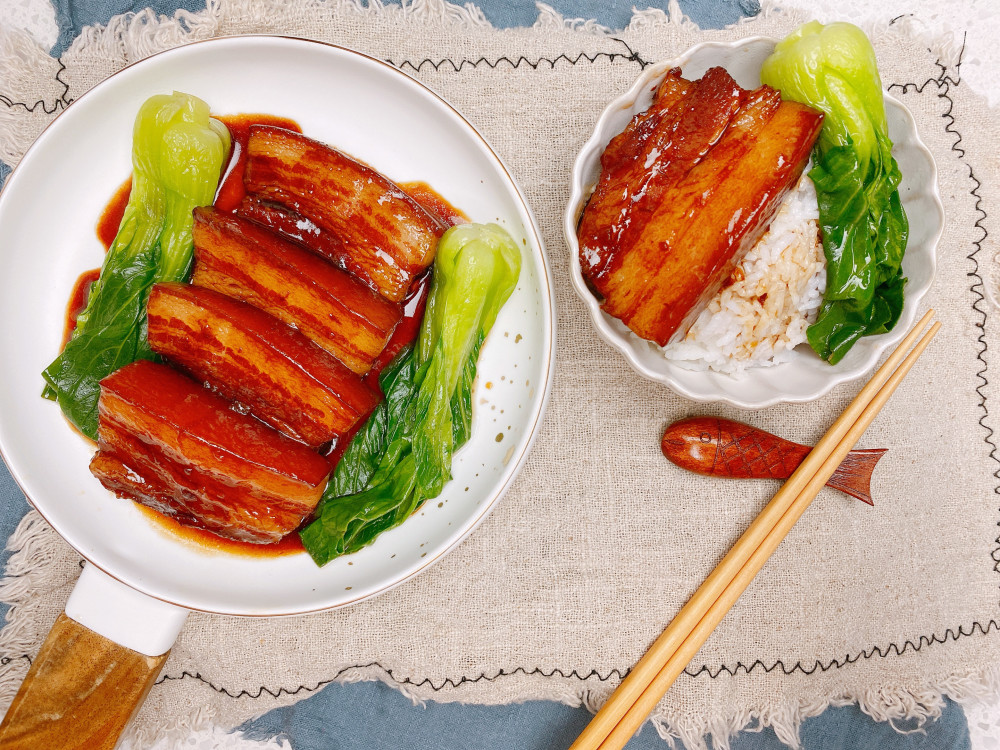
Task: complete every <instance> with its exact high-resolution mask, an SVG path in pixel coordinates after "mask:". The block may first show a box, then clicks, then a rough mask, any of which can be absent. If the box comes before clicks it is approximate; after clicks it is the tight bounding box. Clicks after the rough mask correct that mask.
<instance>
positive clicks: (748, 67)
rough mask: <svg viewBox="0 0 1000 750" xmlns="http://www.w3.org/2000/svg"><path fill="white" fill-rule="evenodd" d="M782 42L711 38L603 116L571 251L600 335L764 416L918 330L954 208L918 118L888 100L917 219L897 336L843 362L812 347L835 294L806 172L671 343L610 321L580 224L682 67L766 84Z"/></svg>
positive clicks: (694, 393)
mask: <svg viewBox="0 0 1000 750" xmlns="http://www.w3.org/2000/svg"><path fill="white" fill-rule="evenodd" d="M775 44H776V40H774V39H768V38H764V37H753V38H749V39H744V40H741V41H739V42H733V43H720V42H707V43H704V44H699V45H697V46H695V47H692V48H691V49H690V50H688V51H687V52H685V53H684V54H683V55H681V56H680V57H677V58H674V59H672V60H667V61H664V62H661V63H658V64H656V65H653V66H650V67H649V68H647V69H646V70H645V71H644V72H643V73H642V75H641V76H640V77H639V78H638V80H636V82H635V83H634V84H633V85H632V87H631V88H630V89H629V90H628V91H627V92H626V93H625V94H623V95H622V96H620V97H618V98H617V99H615V100H614V101H612V102H611V103H610V104H609V105H608V106H607V108H606V109H605V110H604V112H603V113H602V114H601V116H600V118H599V119H598V121H597V124H596V126H595V128H594V132H593V134H592V135H591V137H590V139H589V140H588V141H587V142H586V144H584V146H583V148H582V150H581V151H580V154H579V156H578V157H577V159H576V162H575V164H574V166H573V175H572V184H571V196H570V201H569V204H568V205H567V208H566V213H565V217H564V227H563V229H564V232H565V234H566V241H567V243H568V245H569V248H570V251H571V260H570V275H571V278H572V280H573V286H574V288H575V289H576V292H577V294H578V295H579V296H580V298H581V299H582V300H583V302H584V304H585V305H586V306H587V309H588V311H589V313H590V316H591V318H592V320H593V323H594V327H595V329H596V331H597V334H598V335H599V336H600V337H601V338H603V339H604V340H605V341H607V342H608V343H609V344H611V345H612V346H613V347H615V348H616V349H618V350H619V351H620V352H621V353H622V355H623V356H624V357H625V359H626V360H627V361H628V363H629V364H630V365H631V366H632V367H633V368H634V369H635V370H636V371H637V372H638V373H640V374H641V375H643V376H645V377H647V378H650V379H651V380H655V381H658V382H661V383H663V384H665V385H667V386H668V387H670V388H671V389H672V390H673V391H675V392H676V393H678V394H679V395H681V396H684V397H686V398H689V399H691V400H693V401H701V402H714V401H721V402H725V403H728V404H732V405H733V406H737V407H741V408H747V409H757V408H762V407H766V406H772V405H774V404H777V403H782V402H788V403H804V402H807V401H813V400H815V399H817V398H819V397H820V396H823V395H824V394H826V393H828V392H829V391H830V390H831V389H833V388H834V387H835V386H837V385H839V384H841V383H845V382H848V381H851V380H855V379H858V378H860V377H862V376H863V375H864V374H865V373H867V372H868V371H869V370H871V369H872V368H873V367H874V366H875V364H876V362H877V361H878V359H879V357H880V355H881V354H882V353H883V352H884V351H885V350H886V349H888V348H889V347H891V346H892V345H894V344H895V343H897V342H898V341H899V340H901V339H902V337H903V336H904V335H905V334H906V332H907V331H908V330H909V329H910V327H911V326H912V325H913V322H914V321H915V320H916V317H917V310H918V308H919V306H920V302H921V300H922V298H923V297H924V295H925V294H926V292H927V290H928V289H929V288H930V286H931V282H932V281H933V278H934V269H935V255H936V248H937V242H938V239H939V238H940V236H941V232H942V229H943V227H944V208H943V206H942V204H941V199H940V196H939V195H938V188H937V170H936V168H935V165H934V159H933V157H932V156H931V154H930V152H929V151H928V150H927V147H926V146H924V144H923V143H922V142H921V140H920V137H919V135H918V134H917V130H916V124H915V122H914V120H913V116H912V115H911V114H910V112H909V111H908V110H907V109H906V107H904V106H903V105H902V104H901V103H900V102H899V101H897V100H896V99H894V98H893V97H892V96H890V95H888V94H886V95H885V105H886V115H887V117H888V122H889V135H890V137H891V139H892V141H893V144H894V145H893V156H894V157H895V158H896V161H897V162H898V163H899V168H900V171H901V172H902V177H903V178H902V183H901V184H900V187H899V194H900V198H901V199H902V203H903V208H904V210H905V212H906V215H907V217H908V218H909V222H910V235H909V240H908V243H907V247H906V254H905V256H904V258H903V273H904V275H905V276H906V279H907V281H906V286H905V289H904V299H905V302H904V307H903V312H902V315H901V316H900V320H899V322H898V323H897V324H896V327H895V328H894V329H893V330H892V331H891V332H889V333H886V334H882V335H879V336H869V337H866V338H863V339H861V340H860V341H858V342H857V343H856V344H855V345H854V347H853V348H852V349H851V350H850V352H848V353H847V355H846V356H845V357H844V358H843V359H842V360H841V361H840V362H839V363H838V364H836V365H830V364H828V363H826V362H825V361H823V360H821V359H820V358H819V357H818V356H816V354H815V353H814V352H813V351H812V349H810V348H809V345H808V343H806V329H807V328H808V327H809V325H810V324H811V323H812V322H813V321H814V320H815V319H816V315H817V313H818V311H819V307H820V305H821V304H822V302H823V292H824V289H825V287H826V260H825V257H824V255H823V245H822V241H821V235H820V229H819V210H818V207H817V203H816V191H815V190H814V188H813V185H812V181H811V180H810V179H809V177H808V176H807V173H808V168H807V169H806V173H804V174H803V176H802V177H801V179H800V180H799V181H798V183H797V184H796V186H795V187H794V189H792V190H790V191H789V192H788V194H787V195H786V197H785V200H784V202H783V204H782V205H781V207H780V209H779V210H778V212H777V213H776V214H775V216H774V218H773V219H772V221H771V223H770V224H769V226H768V229H767V231H766V232H765V233H764V235H763V236H762V237H761V238H760V240H758V242H757V243H756V244H755V245H754V246H753V247H752V248H751V249H750V250H749V251H748V252H747V254H746V256H745V257H744V259H743V261H742V262H741V263H740V264H739V265H738V266H737V267H736V268H735V270H734V271H733V273H732V275H731V276H730V278H729V280H728V281H727V283H726V284H725V285H724V287H723V288H722V289H721V290H720V291H719V293H718V294H717V295H716V296H715V297H714V298H713V299H712V300H711V301H710V302H709V304H708V306H707V307H706V308H705V309H704V310H703V311H702V312H701V314H700V315H699V316H698V318H697V319H696V320H695V322H694V324H693V325H692V326H691V328H690V329H689V330H688V331H687V332H686V334H685V335H683V336H680V335H678V336H675V337H674V338H673V339H672V340H671V341H670V342H669V343H668V344H667V346H665V347H661V346H658V345H657V344H655V343H654V342H652V341H647V340H645V339H642V338H640V337H639V336H637V335H636V334H634V333H633V332H632V331H631V330H629V329H628V328H627V327H626V326H625V324H624V323H622V322H621V321H620V320H618V319H617V318H614V317H612V316H611V315H608V314H607V313H605V312H604V311H603V310H602V309H601V306H600V301H599V299H598V298H597V297H596V296H595V295H594V293H593V292H592V291H591V289H590V288H589V287H588V285H587V282H586V281H585V279H584V276H583V273H582V271H581V266H580V259H579V245H578V242H577V226H578V224H579V221H580V216H581V214H582V212H583V209H584V207H585V206H586V204H587V200H588V199H589V197H590V195H591V193H592V192H593V190H594V186H595V184H596V183H597V179H598V177H599V175H600V170H601V162H600V159H601V154H602V153H603V152H604V149H605V148H606V146H607V145H608V143H609V141H610V140H611V139H612V138H613V137H614V136H615V135H617V134H618V133H620V132H622V130H624V129H625V126H626V125H627V124H628V123H629V121H630V120H631V119H632V118H633V117H634V116H635V115H636V114H638V113H639V112H642V111H644V110H645V109H646V108H647V107H648V106H649V105H650V103H651V101H652V98H653V94H654V92H655V91H656V88H657V86H658V85H659V83H660V81H661V80H662V79H663V77H664V76H665V75H666V73H667V71H669V70H670V69H671V68H675V67H679V68H681V69H682V70H683V74H684V76H685V77H686V78H688V79H695V78H699V77H701V76H702V75H703V74H704V73H705V71H706V70H708V69H709V68H712V67H715V66H722V67H724V68H725V69H726V70H727V71H728V72H729V74H730V75H731V76H733V78H734V79H736V81H737V83H739V84H740V85H741V86H742V87H744V88H748V89H752V88H756V87H757V86H759V85H760V68H761V65H762V63H763V62H764V60H765V59H766V58H767V57H768V56H769V55H770V54H771V52H773V50H774V45H775Z"/></svg>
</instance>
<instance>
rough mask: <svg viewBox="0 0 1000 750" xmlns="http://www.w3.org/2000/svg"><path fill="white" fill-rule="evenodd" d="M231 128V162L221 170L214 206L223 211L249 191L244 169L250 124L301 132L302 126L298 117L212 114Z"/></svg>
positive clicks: (231, 206)
mask: <svg viewBox="0 0 1000 750" xmlns="http://www.w3.org/2000/svg"><path fill="white" fill-rule="evenodd" d="M212 116H213V117H214V118H215V119H216V120H220V121H221V122H222V124H223V125H225V126H226V127H227V128H229V135H230V136H232V139H233V148H232V152H231V153H230V155H229V165H228V166H227V167H226V169H225V170H224V171H223V173H222V184H221V185H220V187H219V191H218V192H217V193H216V195H215V207H216V208H217V209H219V210H220V211H234V210H236V207H237V206H238V205H240V201H241V200H243V196H245V195H246V194H247V191H246V189H245V188H244V187H243V170H244V169H245V168H246V163H247V143H248V142H249V141H250V126H251V125H273V126H274V127H276V128H284V129H285V130H294V131H295V132H296V133H301V132H302V128H300V127H299V124H298V123H297V122H295V120H289V119H288V118H286V117H275V116H274V115H259V114H251V115H212Z"/></svg>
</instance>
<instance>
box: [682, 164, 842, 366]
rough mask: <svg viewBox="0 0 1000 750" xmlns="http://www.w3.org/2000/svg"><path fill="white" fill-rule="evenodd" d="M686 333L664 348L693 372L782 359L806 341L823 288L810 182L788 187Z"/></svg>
mask: <svg viewBox="0 0 1000 750" xmlns="http://www.w3.org/2000/svg"><path fill="white" fill-rule="evenodd" d="M730 282H731V283H728V285H727V286H726V287H725V288H723V289H722V291H720V292H719V293H718V294H717V295H716V296H715V297H714V298H713V299H712V301H711V302H710V303H709V304H708V307H706V308H705V309H704V310H703V311H702V313H701V315H699V316H698V318H697V320H695V323H694V325H693V326H691V329H690V330H689V331H688V333H687V335H686V336H685V337H684V338H683V339H680V340H677V341H672V342H671V343H669V344H668V345H667V346H666V347H665V348H664V349H663V353H664V356H666V358H667V359H669V360H672V361H675V362H676V363H677V364H680V365H682V366H683V367H687V368H689V369H695V370H705V369H709V368H711V369H712V370H717V371H719V372H726V373H740V372H742V371H743V370H744V369H745V368H747V367H758V366H767V365H774V364H778V363H779V362H785V361H787V360H788V359H789V358H790V357H791V355H792V350H793V349H794V348H795V347H796V346H797V345H798V344H801V343H802V342H804V341H805V340H806V328H808V327H809V325H810V324H811V323H812V322H814V321H815V320H816V314H817V311H818V310H819V307H820V304H821V303H822V302H823V291H824V290H825V289H826V261H825V259H824V257H823V245H822V242H821V241H820V234H819V209H818V207H817V204H816V190H815V188H814V187H813V184H812V181H811V180H810V179H809V178H808V177H807V176H806V175H803V176H802V178H801V179H800V180H799V183H798V185H796V186H795V188H794V189H793V190H790V191H789V192H788V195H787V196H786V197H785V200H784V202H783V203H782V205H781V208H780V209H779V210H778V212H777V214H775V216H774V219H773V220H772V222H771V225H770V227H769V228H768V230H767V232H766V233H765V234H764V236H763V237H761V238H760V240H759V241H758V242H757V244H756V245H754V246H753V247H752V248H751V249H750V251H749V252H748V253H747V255H746V257H745V258H744V259H743V262H742V263H741V264H740V265H739V266H737V268H736V270H734V271H733V274H732V277H731V278H730Z"/></svg>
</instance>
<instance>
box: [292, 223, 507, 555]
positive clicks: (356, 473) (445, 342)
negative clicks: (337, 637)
mask: <svg viewBox="0 0 1000 750" xmlns="http://www.w3.org/2000/svg"><path fill="white" fill-rule="evenodd" d="M520 270H521V254H520V252H519V250H518V248H517V245H515V244H514V242H513V240H511V238H510V235H508V234H507V232H505V231H504V230H503V229H501V228H500V227H498V226H497V225H495V224H485V225H484V224H463V225H460V226H457V227H453V228H451V229H449V230H448V231H447V232H446V233H445V235H444V236H443V237H442V238H441V241H440V243H439V244H438V249H437V258H436V260H435V263H434V280H433V283H432V285H431V290H430V295H429V297H428V300H427V310H426V312H425V313H424V319H423V322H422V323H421V328H420V334H419V336H418V338H417V341H416V342H415V344H414V345H413V347H412V348H410V349H408V350H404V352H402V353H401V354H400V355H399V356H397V358H396V359H395V360H394V361H393V362H392V363H391V364H390V365H389V367H387V368H386V369H385V370H384V371H383V373H382V377H381V386H382V391H383V392H384V393H385V400H384V401H383V402H382V403H381V404H379V406H378V407H377V408H376V410H375V412H374V413H373V414H372V416H371V417H370V418H369V419H368V422H367V423H365V426H364V427H363V428H362V429H361V431H360V432H359V433H358V434H357V436H356V437H355V438H354V440H353V441H352V443H351V444H350V446H349V447H348V449H347V451H346V453H345V454H344V457H343V458H342V459H341V461H340V463H339V464H337V468H336V470H335V471H334V474H333V477H331V479H330V482H329V484H328V486H327V488H326V491H325V493H324V495H323V499H322V500H321V501H320V506H319V510H318V512H317V514H316V517H315V520H313V521H312V522H311V523H310V524H309V525H308V526H306V527H305V528H304V529H303V530H302V531H301V532H300V536H301V537H302V543H303V545H304V546H305V548H306V550H307V551H308V552H309V554H310V555H312V558H313V559H314V560H315V561H316V563H317V564H318V565H325V564H326V563H328V562H329V561H330V560H332V559H334V558H335V557H339V556H340V555H345V554H349V553H351V552H356V551H357V550H359V549H361V548H362V547H364V546H366V545H368V544H371V543H372V541H374V539H375V537H376V536H378V534H380V533H382V532H383V531H385V530H387V529H390V528H393V527H394V526H398V525H399V524H401V523H402V522H403V521H405V520H406V519H407V518H408V517H409V516H410V514H412V513H413V511H414V510H416V509H417V508H419V507H420V505H421V504H422V503H423V502H424V501H425V500H429V499H431V498H434V497H437V496H438V495H439V494H440V493H441V490H442V488H443V487H444V484H445V482H447V481H448V480H449V479H451V462H452V457H453V456H454V453H455V451H456V450H458V449H459V448H460V447H461V446H462V445H463V444H465V442H466V441H467V440H468V439H469V435H470V432H471V427H472V387H473V383H474V381H475V378H476V363H477V361H478V359H479V351H480V349H481V347H482V345H483V341H484V340H485V339H486V336H487V334H489V332H490V329H491V328H492V327H493V323H494V321H496V317H497V314H498V313H499V311H500V308H501V307H502V306H503V304H504V303H505V302H506V301H507V298H508V297H510V295H511V292H513V291H514V287H515V286H516V285H517V279H518V276H519V275H520Z"/></svg>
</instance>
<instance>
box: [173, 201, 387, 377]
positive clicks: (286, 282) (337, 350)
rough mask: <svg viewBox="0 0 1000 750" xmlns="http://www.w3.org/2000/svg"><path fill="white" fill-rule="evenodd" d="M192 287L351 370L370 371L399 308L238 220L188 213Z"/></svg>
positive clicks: (222, 215)
mask: <svg viewBox="0 0 1000 750" xmlns="http://www.w3.org/2000/svg"><path fill="white" fill-rule="evenodd" d="M194 218H195V221H194V248H195V251H194V252H195V264H194V275H193V276H192V279H191V280H192V283H194V284H195V285H197V286H202V287H207V288H209V289H214V290H216V291H218V292H221V293H222V294H225V295H227V296H229V297H234V298H236V299H239V300H242V301H244V302H247V303H249V304H251V305H253V306H254V307H256V308H258V309H261V310H264V311H265V312H267V313H270V314H271V315H273V316H274V317H276V318H278V319H279V320H281V321H283V322H284V323H287V324H288V325H290V326H294V327H295V328H297V329H298V330H299V331H301V332H302V333H303V334H304V335H305V336H307V337H309V338H310V339H312V340H313V341H314V342H315V343H316V344H318V345H319V346H321V347H322V348H324V349H326V350H327V351H328V352H330V353H331V354H332V355H333V356H335V357H336V358H337V359H339V360H340V361H341V362H343V363H344V364H345V365H346V366H347V367H348V368H349V369H350V370H352V371H353V372H356V373H359V374H363V373H365V372H367V371H368V369H369V368H370V367H371V365H372V362H373V361H374V360H375V358H376V357H378V355H379V353H380V352H381V351H382V349H384V348H385V345H386V342H387V341H388V340H389V337H390V336H391V335H392V331H393V329H394V328H395V327H396V325H397V324H398V323H399V320H400V318H401V317H402V314H403V311H402V308H401V306H400V305H397V304H394V303H392V302H389V301H387V300H386V299H384V298H383V297H381V296H380V295H379V294H377V293H376V292H374V291H372V290H371V289H369V288H368V287H367V286H366V285H365V284H363V283H362V282H361V281H359V280H358V279H356V278H355V277H354V276H352V275H351V274H349V273H347V272H345V271H343V270H341V269H339V268H337V267H335V266H334V265H332V264H331V263H328V262H327V261H325V260H323V258H320V257H319V256H317V255H314V254H313V253H311V252H309V251H308V250H305V249H304V248H302V247H301V246H299V245H298V244H296V243H295V242H291V241H289V240H286V239H283V238H282V237H280V236H278V235H277V234H275V233H274V232H272V231H270V230H269V229H267V228H266V227H263V226H261V225H260V224H257V223H256V222H253V221H250V220H249V219H245V218H243V217H241V216H236V215H234V214H228V213H224V212H221V211H217V210H216V209H213V208H196V209H195V210H194Z"/></svg>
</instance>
